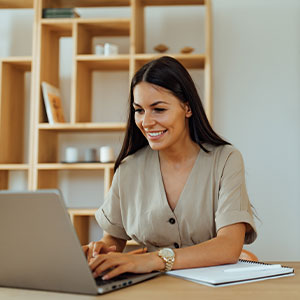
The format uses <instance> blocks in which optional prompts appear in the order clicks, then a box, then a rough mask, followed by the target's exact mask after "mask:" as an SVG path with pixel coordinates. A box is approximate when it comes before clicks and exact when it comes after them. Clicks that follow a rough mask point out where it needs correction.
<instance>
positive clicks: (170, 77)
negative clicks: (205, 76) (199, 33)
mask: <svg viewBox="0 0 300 300" xmlns="http://www.w3.org/2000/svg"><path fill="white" fill-rule="evenodd" d="M142 81H144V82H148V83H151V84H155V85H158V86H161V87H163V88H165V89H167V90H169V91H170V92H171V93H172V94H173V95H174V96H176V97H177V98H178V99H179V100H180V101H182V102H183V103H187V104H188V105H189V106H190V108H191V111H192V116H191V117H190V118H189V131H190V136H191V139H192V140H193V141H194V142H195V143H197V144H198V145H199V146H200V147H201V149H203V150H204V151H205V152H208V150H207V149H205V147H204V146H203V144H204V143H208V144H211V145H214V146H220V145H230V144H229V143H228V142H226V141H224V140H223V139H222V138H221V137H219V136H218V135H217V134H216V133H215V132H214V130H213V129H212V127H211V126H210V124H209V122H208V119H207V117H206V114H205V111H204V108H203V106H202V103H201V99H200V97H199V95H198V92H197V90H196V87H195V84H194V82H193V79H192V78H191V76H190V74H189V73H188V71H187V70H186V69H185V68H184V66H183V65H182V64H181V63H180V62H179V61H177V60H176V59H174V58H172V57H169V56H163V57H161V58H158V59H155V60H153V61H151V62H149V63H147V64H145V65H144V66H143V67H141V69H139V70H138V71H137V72H136V74H135V75H134V77H133V78H132V81H131V86H130V95H129V108H128V110H129V111H128V120H127V127H126V132H125V138H124V141H123V146H122V149H121V151H120V154H119V156H118V158H117V160H116V163H115V167H114V171H116V170H117V168H118V167H119V165H120V164H121V162H122V160H123V159H124V158H125V157H127V156H128V155H131V154H133V153H135V152H136V151H138V150H139V149H141V148H143V147H144V146H146V145H148V141H147V139H146V138H145V137H144V135H143V134H142V132H141V131H140V129H139V128H138V127H137V126H136V124H135V119H134V108H133V105H132V104H133V102H134V97H133V90H134V87H135V86H136V85H137V84H138V83H140V82H142Z"/></svg>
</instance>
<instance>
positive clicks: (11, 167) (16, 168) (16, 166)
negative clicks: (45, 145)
mask: <svg viewBox="0 0 300 300" xmlns="http://www.w3.org/2000/svg"><path fill="white" fill-rule="evenodd" d="M28 169H29V165H28V164H0V170H7V171H19V170H20V171H22V170H25V171H27V170H28Z"/></svg>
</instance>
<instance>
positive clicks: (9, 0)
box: [0, 0, 33, 9]
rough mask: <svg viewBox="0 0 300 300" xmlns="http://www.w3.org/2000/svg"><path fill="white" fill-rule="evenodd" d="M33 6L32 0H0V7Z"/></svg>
mask: <svg viewBox="0 0 300 300" xmlns="http://www.w3.org/2000/svg"><path fill="white" fill-rule="evenodd" d="M1 8H4V9H16V8H33V0H0V9H1Z"/></svg>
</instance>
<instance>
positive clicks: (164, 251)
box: [161, 248, 174, 258]
mask: <svg viewBox="0 0 300 300" xmlns="http://www.w3.org/2000/svg"><path fill="white" fill-rule="evenodd" d="M161 254H162V255H163V256H164V257H166V258H168V257H173V256H174V251H173V250H172V249H170V248H164V249H161Z"/></svg>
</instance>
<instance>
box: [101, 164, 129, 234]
mask: <svg viewBox="0 0 300 300" xmlns="http://www.w3.org/2000/svg"><path fill="white" fill-rule="evenodd" d="M119 169H120V168H118V169H117V171H116V173H115V175H114V177H113V181H112V185H111V188H110V190H109V192H108V194H107V195H106V197H105V200H104V203H103V205H102V206H101V207H100V208H99V209H98V210H97V211H96V214H95V217H96V220H97V222H98V224H99V226H100V227H101V228H102V229H103V230H104V231H105V232H107V233H108V234H110V235H112V236H113V237H116V238H120V239H123V240H130V237H129V236H128V235H127V233H126V231H125V229H124V226H123V222H122V211H121V205H120V196H119V195H120V193H119V181H120V172H119Z"/></svg>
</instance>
